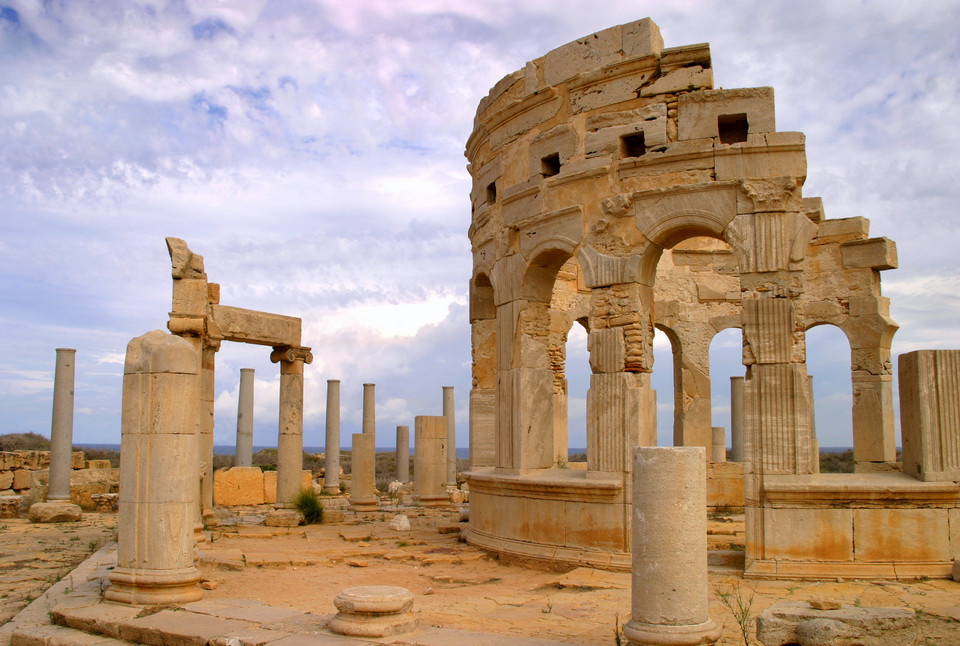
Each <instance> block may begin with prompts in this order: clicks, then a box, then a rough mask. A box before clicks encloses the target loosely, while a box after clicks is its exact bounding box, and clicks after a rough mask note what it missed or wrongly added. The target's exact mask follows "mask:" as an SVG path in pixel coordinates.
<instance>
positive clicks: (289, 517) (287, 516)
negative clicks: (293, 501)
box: [263, 509, 303, 527]
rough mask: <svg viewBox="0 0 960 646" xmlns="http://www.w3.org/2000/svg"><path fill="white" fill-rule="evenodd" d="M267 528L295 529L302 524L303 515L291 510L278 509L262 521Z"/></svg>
mask: <svg viewBox="0 0 960 646" xmlns="http://www.w3.org/2000/svg"><path fill="white" fill-rule="evenodd" d="M263 524H264V525H266V526H267V527H297V526H299V525H302V524H303V514H301V513H300V512H299V511H294V510H292V509H278V510H276V511H272V512H270V513H269V514H267V517H266V518H264V519H263Z"/></svg>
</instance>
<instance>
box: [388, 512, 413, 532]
mask: <svg viewBox="0 0 960 646" xmlns="http://www.w3.org/2000/svg"><path fill="white" fill-rule="evenodd" d="M390 529H395V530H397V531H398V532H409V531H410V519H409V518H407V517H406V516H404V515H403V514H397V515H396V516H394V517H393V518H391V519H390Z"/></svg>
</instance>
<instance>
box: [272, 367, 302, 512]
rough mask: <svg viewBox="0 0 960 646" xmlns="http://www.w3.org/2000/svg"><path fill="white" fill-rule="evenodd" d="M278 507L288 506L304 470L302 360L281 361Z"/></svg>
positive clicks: (295, 492)
mask: <svg viewBox="0 0 960 646" xmlns="http://www.w3.org/2000/svg"><path fill="white" fill-rule="evenodd" d="M279 431H280V432H279V436H278V438H277V502H276V504H275V506H276V507H277V508H285V507H289V506H290V503H291V501H292V500H293V497H294V496H295V495H297V492H298V491H300V486H301V473H302V472H303V360H302V359H301V360H296V359H295V360H293V361H287V360H282V361H281V362H280V423H279Z"/></svg>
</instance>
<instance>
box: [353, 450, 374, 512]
mask: <svg viewBox="0 0 960 646" xmlns="http://www.w3.org/2000/svg"><path fill="white" fill-rule="evenodd" d="M352 438H353V444H352V445H351V447H350V448H351V456H350V508H351V509H353V510H354V511H376V510H377V501H378V499H377V487H376V461H377V449H376V446H375V445H374V436H373V433H354V434H353V435H352Z"/></svg>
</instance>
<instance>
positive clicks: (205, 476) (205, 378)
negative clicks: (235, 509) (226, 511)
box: [199, 341, 220, 509]
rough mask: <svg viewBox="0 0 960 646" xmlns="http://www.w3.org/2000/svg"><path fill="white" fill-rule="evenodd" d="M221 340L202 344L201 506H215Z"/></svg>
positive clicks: (209, 507) (205, 507)
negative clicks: (216, 382)
mask: <svg viewBox="0 0 960 646" xmlns="http://www.w3.org/2000/svg"><path fill="white" fill-rule="evenodd" d="M219 349H220V342H219V341H217V342H215V343H212V344H211V343H207V342H206V341H204V342H203V343H202V344H201V354H200V359H201V360H200V420H201V424H200V452H199V455H200V465H201V471H200V507H201V509H212V508H213V400H214V393H215V386H214V371H215V366H216V361H217V350H219Z"/></svg>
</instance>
